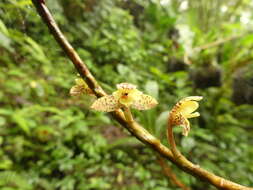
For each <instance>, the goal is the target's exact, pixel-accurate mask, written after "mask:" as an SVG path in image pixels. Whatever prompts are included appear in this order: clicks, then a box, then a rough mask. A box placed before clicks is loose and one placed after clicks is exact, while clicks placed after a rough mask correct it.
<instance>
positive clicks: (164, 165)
mask: <svg viewBox="0 0 253 190" xmlns="http://www.w3.org/2000/svg"><path fill="white" fill-rule="evenodd" d="M157 161H158V163H159V164H160V166H161V168H162V170H163V173H164V174H165V175H166V176H167V177H168V178H169V179H170V181H171V182H172V183H173V184H175V185H176V186H178V187H180V188H181V189H183V190H190V188H188V187H187V186H186V185H185V184H183V183H182V182H181V181H180V180H179V179H178V178H177V176H176V174H174V173H173V171H172V169H171V168H170V167H169V166H168V164H167V163H166V161H165V160H164V158H163V157H161V156H160V155H158V156H157Z"/></svg>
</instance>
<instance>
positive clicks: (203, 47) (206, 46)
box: [193, 32, 250, 51]
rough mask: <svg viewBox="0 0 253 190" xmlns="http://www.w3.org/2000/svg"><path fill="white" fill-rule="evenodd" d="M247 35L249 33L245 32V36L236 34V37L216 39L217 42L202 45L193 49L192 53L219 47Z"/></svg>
mask: <svg viewBox="0 0 253 190" xmlns="http://www.w3.org/2000/svg"><path fill="white" fill-rule="evenodd" d="M247 34H250V32H247V33H246V34H245V33H244V34H238V35H234V36H229V37H227V38H221V39H218V40H216V41H214V42H211V43H208V44H204V45H201V46H198V47H195V48H193V51H201V50H205V49H209V48H213V47H215V46H219V45H222V44H224V43H227V42H229V41H232V40H236V39H238V38H241V37H243V36H245V35H247Z"/></svg>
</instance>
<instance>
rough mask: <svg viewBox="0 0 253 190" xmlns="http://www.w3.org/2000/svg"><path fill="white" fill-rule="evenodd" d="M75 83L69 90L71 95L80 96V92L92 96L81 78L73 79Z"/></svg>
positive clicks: (91, 92)
mask: <svg viewBox="0 0 253 190" xmlns="http://www.w3.org/2000/svg"><path fill="white" fill-rule="evenodd" d="M75 83H76V85H74V86H72V87H71V89H70V92H69V93H70V95H71V96H80V95H82V94H87V95H90V96H94V93H93V91H92V90H91V89H90V88H89V87H88V85H87V84H86V83H85V81H84V80H83V79H81V78H78V79H75Z"/></svg>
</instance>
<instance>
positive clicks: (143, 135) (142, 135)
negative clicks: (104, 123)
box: [32, 0, 253, 190]
mask: <svg viewBox="0 0 253 190" xmlns="http://www.w3.org/2000/svg"><path fill="white" fill-rule="evenodd" d="M32 2H33V4H34V5H35V7H36V8H37V11H38V13H39V14H40V16H41V18H42V19H43V21H44V22H45V23H46V24H47V26H48V28H49V30H50V31H51V33H52V34H53V35H54V37H55V39H56V41H57V42H58V43H59V45H60V46H61V48H62V49H63V50H64V52H65V53H66V54H67V55H68V57H69V59H70V60H71V61H72V63H73V64H74V65H75V67H76V69H77V71H78V72H79V74H80V75H81V76H82V77H83V78H84V80H85V81H86V82H87V84H88V86H89V87H90V88H91V89H92V90H93V91H94V92H95V94H96V96H97V97H101V96H104V95H105V94H106V93H105V92H104V91H103V89H102V88H101V87H100V86H99V85H98V83H97V81H96V79H95V78H94V77H93V76H92V75H91V73H90V71H89V70H88V68H87V67H86V65H85V64H84V63H83V62H82V60H81V59H80V57H79V56H78V54H77V53H76V52H75V50H74V49H73V47H72V46H71V45H70V44H69V42H68V41H67V39H66V38H65V37H64V35H63V34H62V33H61V31H60V29H59V28H58V26H57V25H56V23H55V21H54V19H53V17H52V15H51V14H50V12H49V10H48V8H47V7H46V5H45V2H44V0H32ZM111 115H112V116H113V117H114V119H115V120H117V121H118V122H119V123H120V124H121V125H122V126H123V127H125V128H126V129H127V130H128V131H129V132H130V133H131V134H132V135H133V136H135V137H136V138H138V139H139V140H140V141H142V142H143V143H145V144H147V145H149V146H150V147H151V148H152V149H154V150H155V151H156V152H158V153H159V154H160V155H161V156H163V157H164V158H166V159H168V160H170V161H171V162H173V163H174V164H176V165H177V166H178V167H179V168H181V169H182V170H184V171H186V172H187V173H189V174H191V175H193V176H195V177H197V178H199V179H201V180H203V181H206V182H208V183H210V184H212V185H214V186H216V187H217V188H219V189H226V190H253V188H248V187H245V186H242V185H239V184H236V183H234V182H231V181H228V180H225V179H223V178H221V177H219V176H216V175H214V174H212V173H210V172H208V171H206V170H204V169H201V168H199V166H196V165H194V164H192V163H191V162H190V161H188V160H185V161H184V162H182V161H180V160H177V159H176V158H175V157H174V156H173V153H172V152H171V151H170V149H168V148H167V147H166V146H164V145H163V144H161V142H160V141H159V140H158V139H156V138H155V137H154V136H153V135H151V134H150V133H149V132H148V131H147V130H146V129H144V128H143V127H142V126H141V125H139V124H138V123H136V122H127V121H126V120H125V117H124V114H123V113H122V111H115V112H112V114H111Z"/></svg>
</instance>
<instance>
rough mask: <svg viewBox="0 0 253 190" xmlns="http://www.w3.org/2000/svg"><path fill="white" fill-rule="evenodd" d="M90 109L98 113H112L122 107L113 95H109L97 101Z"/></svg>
mask: <svg viewBox="0 0 253 190" xmlns="http://www.w3.org/2000/svg"><path fill="white" fill-rule="evenodd" d="M90 108H91V109H94V110H96V111H104V112H111V111H115V110H117V109H119V108H120V105H119V103H118V101H117V100H116V99H115V97H114V96H113V95H108V96H103V97H101V98H99V99H97V100H96V101H95V102H94V103H93V104H92V105H91V107H90Z"/></svg>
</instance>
